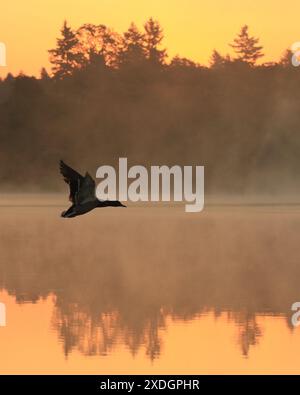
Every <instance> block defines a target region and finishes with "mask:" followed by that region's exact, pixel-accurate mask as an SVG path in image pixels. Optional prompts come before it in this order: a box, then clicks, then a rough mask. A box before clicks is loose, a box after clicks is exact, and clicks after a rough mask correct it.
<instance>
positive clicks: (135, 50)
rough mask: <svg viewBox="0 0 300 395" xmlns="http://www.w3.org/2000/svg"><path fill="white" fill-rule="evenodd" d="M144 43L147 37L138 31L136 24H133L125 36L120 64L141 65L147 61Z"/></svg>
mask: <svg viewBox="0 0 300 395" xmlns="http://www.w3.org/2000/svg"><path fill="white" fill-rule="evenodd" d="M144 41H145V35H144V34H143V33H141V32H140V31H139V30H138V28H137V26H136V25H135V24H134V23H131V25H130V26H129V28H128V30H127V31H126V32H125V33H124V35H123V43H122V51H121V54H120V56H119V63H120V64H121V65H128V64H131V65H133V64H141V63H142V62H143V61H144V60H145V59H146V53H145V46H144Z"/></svg>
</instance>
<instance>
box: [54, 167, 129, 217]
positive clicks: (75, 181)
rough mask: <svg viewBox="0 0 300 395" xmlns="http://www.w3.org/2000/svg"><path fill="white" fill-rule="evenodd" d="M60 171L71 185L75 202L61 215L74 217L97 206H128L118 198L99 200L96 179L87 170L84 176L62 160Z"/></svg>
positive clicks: (70, 198)
mask: <svg viewBox="0 0 300 395" xmlns="http://www.w3.org/2000/svg"><path fill="white" fill-rule="evenodd" d="M59 168H60V172H61V174H62V176H63V178H64V180H65V182H66V183H67V184H69V187H70V196H69V200H70V201H71V202H72V203H73V204H72V206H71V207H69V208H68V210H66V211H63V212H62V213H61V216H62V217H64V218H73V217H76V216H77V215H82V214H86V213H88V212H89V211H91V210H93V209H94V208H97V207H126V206H124V204H122V203H121V202H119V201H118V200H99V199H97V197H96V194H95V190H96V184H95V181H94V179H93V178H92V177H91V176H90V174H89V173H88V172H86V174H85V176H84V177H83V176H82V175H81V174H79V173H77V171H76V170H74V169H72V168H71V167H69V166H68V165H66V164H65V163H64V162H63V161H62V160H61V161H60V163H59Z"/></svg>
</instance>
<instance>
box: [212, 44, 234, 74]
mask: <svg viewBox="0 0 300 395" xmlns="http://www.w3.org/2000/svg"><path fill="white" fill-rule="evenodd" d="M230 62H231V59H230V56H229V55H226V56H222V55H221V54H220V53H219V52H218V51H217V50H215V49H214V50H213V53H212V55H211V57H210V59H209V64H210V67H211V68H213V69H217V68H222V67H224V66H225V65H226V64H228V63H230Z"/></svg>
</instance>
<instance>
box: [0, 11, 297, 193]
mask: <svg viewBox="0 0 300 395" xmlns="http://www.w3.org/2000/svg"><path fill="white" fill-rule="evenodd" d="M198 42H199V40H195V45H199V44H198ZM229 45H230V46H231V47H232V48H233V50H234V52H235V56H229V55H226V54H225V55H222V54H220V53H219V52H218V51H217V50H213V52H212V56H211V59H210V63H209V66H204V65H200V64H198V63H196V62H193V61H192V60H190V59H186V58H182V57H180V56H175V57H174V58H173V59H169V58H168V56H167V50H166V49H165V48H164V46H163V29H162V27H161V26H160V24H159V22H157V21H155V20H153V19H152V18H150V19H149V20H148V21H147V22H146V23H145V25H144V27H143V30H140V29H138V28H137V26H136V25H135V24H134V23H132V24H131V25H130V27H129V28H128V30H127V31H126V32H124V33H123V34H119V33H117V32H115V31H114V30H112V29H110V28H108V27H106V26H105V25H94V24H84V25H83V26H81V27H79V28H78V29H77V30H75V29H72V28H71V27H70V26H69V25H68V23H67V22H64V24H63V27H62V29H61V32H60V37H59V38H58V39H57V45H56V48H54V49H51V50H49V57H50V62H51V65H52V70H51V73H50V72H49V73H48V72H47V70H46V69H45V68H43V69H42V70H41V75H40V77H39V78H36V77H31V76H26V75H24V74H23V73H20V74H19V75H18V76H13V75H11V74H8V75H7V77H6V78H5V79H4V80H2V81H0V133H1V156H0V169H1V172H0V184H1V186H2V189H3V190H10V189H12V188H16V187H17V188H21V189H22V191H26V190H37V189H38V190H45V191H56V190H59V189H60V188H63V187H64V185H62V183H61V180H60V177H59V176H58V170H57V163H58V160H59V159H61V158H63V159H64V160H66V161H67V162H68V163H70V164H71V165H72V166H74V167H78V168H79V169H80V168H83V169H88V170H89V171H90V172H91V174H95V170H96V168H97V167H98V166H100V165H102V164H110V165H117V161H118V158H119V157H127V158H128V161H129V164H130V165H134V164H142V165H145V166H150V165H163V164H166V165H174V164H179V165H204V166H205V178H206V181H205V182H206V185H205V188H206V193H212V194H218V193H231V194H247V193H258V192H259V193H269V194H272V195H274V194H276V193H278V194H281V193H283V192H284V193H285V194H289V193H291V194H292V193H294V192H297V191H299V187H300V184H299V181H297V175H298V171H299V166H300V159H299V149H298V148H299V146H300V135H299V120H300V117H299V115H298V108H299V104H300V93H299V91H298V90H297V89H296V87H297V83H298V81H299V75H300V74H299V70H298V69H297V68H296V67H293V66H292V64H291V52H290V51H289V50H287V51H286V52H285V53H284V55H283V56H282V58H281V59H280V61H278V62H272V63H270V62H269V63H260V64H257V61H258V60H259V59H261V58H262V57H263V48H262V46H261V45H260V43H259V40H258V39H257V38H255V37H252V36H251V34H250V33H249V29H248V26H246V25H245V26H243V27H242V28H241V30H240V32H239V33H238V35H237V36H236V37H235V38H233V42H232V43H229ZM199 51H201V45H199Z"/></svg>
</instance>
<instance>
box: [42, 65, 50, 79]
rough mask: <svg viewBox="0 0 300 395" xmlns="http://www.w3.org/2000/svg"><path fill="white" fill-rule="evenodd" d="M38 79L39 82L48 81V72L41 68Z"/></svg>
mask: <svg viewBox="0 0 300 395" xmlns="http://www.w3.org/2000/svg"><path fill="white" fill-rule="evenodd" d="M40 76H41V77H40V78H41V80H44V81H46V80H49V79H50V76H49V74H48V71H47V70H46V68H45V67H42V68H41V73H40Z"/></svg>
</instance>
